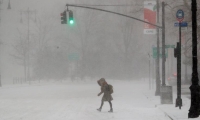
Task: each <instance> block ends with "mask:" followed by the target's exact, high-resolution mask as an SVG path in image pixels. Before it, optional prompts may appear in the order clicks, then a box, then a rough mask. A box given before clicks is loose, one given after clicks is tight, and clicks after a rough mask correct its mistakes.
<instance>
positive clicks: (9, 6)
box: [8, 0, 11, 9]
mask: <svg viewBox="0 0 200 120" xmlns="http://www.w3.org/2000/svg"><path fill="white" fill-rule="evenodd" d="M8 9H11V5H10V0H9V2H8Z"/></svg>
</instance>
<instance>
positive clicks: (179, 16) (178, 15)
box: [176, 9, 184, 22]
mask: <svg viewBox="0 0 200 120" xmlns="http://www.w3.org/2000/svg"><path fill="white" fill-rule="evenodd" d="M176 19H177V20H178V21H179V22H182V21H183V19H184V12H183V10H181V9H179V10H178V11H177V12H176Z"/></svg>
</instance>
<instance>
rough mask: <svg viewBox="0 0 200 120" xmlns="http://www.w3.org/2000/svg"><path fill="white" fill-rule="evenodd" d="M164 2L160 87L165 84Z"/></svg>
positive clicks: (163, 7) (163, 11)
mask: <svg viewBox="0 0 200 120" xmlns="http://www.w3.org/2000/svg"><path fill="white" fill-rule="evenodd" d="M165 61H166V56H165V2H162V86H166V84H165Z"/></svg>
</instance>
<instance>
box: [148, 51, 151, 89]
mask: <svg viewBox="0 0 200 120" xmlns="http://www.w3.org/2000/svg"><path fill="white" fill-rule="evenodd" d="M148 55H149V89H151V78H150V54H149V53H148Z"/></svg>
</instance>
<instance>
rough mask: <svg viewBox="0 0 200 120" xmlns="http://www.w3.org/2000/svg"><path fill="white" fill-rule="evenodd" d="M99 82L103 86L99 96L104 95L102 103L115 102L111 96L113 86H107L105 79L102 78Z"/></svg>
mask: <svg viewBox="0 0 200 120" xmlns="http://www.w3.org/2000/svg"><path fill="white" fill-rule="evenodd" d="M97 82H98V84H99V85H100V86H101V92H100V93H99V94H102V93H104V95H103V97H102V101H112V100H113V97H112V95H111V94H112V93H113V87H112V85H109V84H107V82H106V81H105V79H104V78H101V79H100V80H98V81H97Z"/></svg>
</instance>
